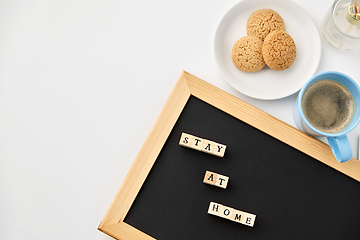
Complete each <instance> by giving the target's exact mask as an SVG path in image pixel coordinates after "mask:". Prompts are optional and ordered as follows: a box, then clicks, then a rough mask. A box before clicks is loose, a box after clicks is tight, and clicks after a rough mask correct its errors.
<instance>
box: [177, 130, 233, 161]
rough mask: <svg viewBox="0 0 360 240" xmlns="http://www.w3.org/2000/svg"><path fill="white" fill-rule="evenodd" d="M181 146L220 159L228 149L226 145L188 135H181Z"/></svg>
mask: <svg viewBox="0 0 360 240" xmlns="http://www.w3.org/2000/svg"><path fill="white" fill-rule="evenodd" d="M179 145H181V146H184V147H189V148H192V149H195V150H198V151H202V152H206V153H209V154H212V155H215V156H218V157H223V156H224V154H225V149H226V145H223V144H220V143H216V142H213V141H210V140H206V139H202V138H199V137H195V136H193V135H190V134H187V133H182V134H181V138H180V141H179Z"/></svg>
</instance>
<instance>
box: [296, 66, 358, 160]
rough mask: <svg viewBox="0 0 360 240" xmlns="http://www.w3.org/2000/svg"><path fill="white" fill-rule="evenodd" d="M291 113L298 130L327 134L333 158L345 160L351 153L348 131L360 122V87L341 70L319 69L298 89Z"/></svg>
mask: <svg viewBox="0 0 360 240" xmlns="http://www.w3.org/2000/svg"><path fill="white" fill-rule="evenodd" d="M293 116H294V121H295V124H296V126H297V127H298V128H299V129H300V130H302V131H304V132H305V133H308V134H310V135H312V136H315V137H326V138H327V140H328V142H329V145H330V148H331V151H332V152H333V154H334V156H335V158H336V159H337V160H338V161H339V162H341V163H342V162H346V161H348V160H350V159H351V158H352V154H353V153H352V149H351V145H350V142H349V139H348V137H347V134H348V133H349V132H351V131H352V130H353V129H354V128H355V127H356V126H357V125H358V123H359V122H360V87H359V86H358V84H357V83H356V82H355V81H354V80H353V79H352V78H351V77H349V76H347V75H346V74H344V73H340V72H335V71H327V72H321V73H318V74H316V75H314V76H313V77H311V78H310V79H309V80H308V81H307V82H306V83H305V84H304V86H303V88H302V89H301V90H300V92H299V94H298V96H297V98H296V100H295V104H294V108H293Z"/></svg>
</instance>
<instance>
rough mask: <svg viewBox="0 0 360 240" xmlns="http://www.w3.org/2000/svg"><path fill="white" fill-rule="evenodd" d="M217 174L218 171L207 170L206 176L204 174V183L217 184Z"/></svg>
mask: <svg viewBox="0 0 360 240" xmlns="http://www.w3.org/2000/svg"><path fill="white" fill-rule="evenodd" d="M217 175H218V174H216V173H213V172H210V171H206V173H205V176H204V180H203V183H207V184H210V185H215V183H216V179H217Z"/></svg>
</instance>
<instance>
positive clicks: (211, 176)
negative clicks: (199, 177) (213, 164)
mask: <svg viewBox="0 0 360 240" xmlns="http://www.w3.org/2000/svg"><path fill="white" fill-rule="evenodd" d="M228 182H229V177H227V176H224V175H220V174H217V173H214V172H210V171H206V172H205V176H204V180H203V183H207V184H210V185H214V186H217V187H221V188H224V189H225V188H226V187H227V184H228Z"/></svg>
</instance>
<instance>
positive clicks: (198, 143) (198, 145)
mask: <svg viewBox="0 0 360 240" xmlns="http://www.w3.org/2000/svg"><path fill="white" fill-rule="evenodd" d="M202 145H203V139H202V138H199V137H194V139H193V141H192V143H191V148H193V149H195V150H198V151H201V150H202Z"/></svg>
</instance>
